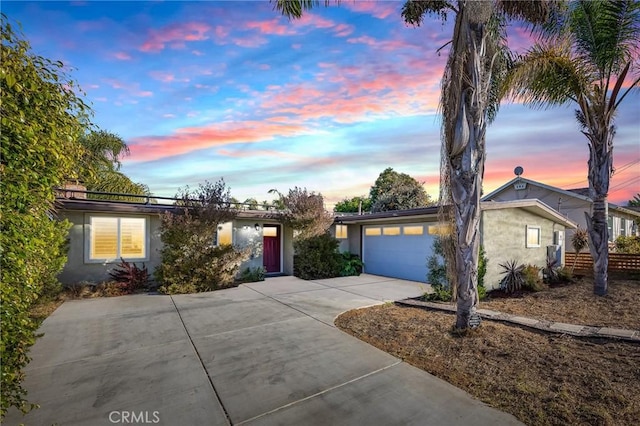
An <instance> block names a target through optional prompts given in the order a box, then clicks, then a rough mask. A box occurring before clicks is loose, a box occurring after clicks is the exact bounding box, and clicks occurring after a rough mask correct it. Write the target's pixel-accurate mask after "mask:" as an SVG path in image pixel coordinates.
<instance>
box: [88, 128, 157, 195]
mask: <svg viewBox="0 0 640 426" xmlns="http://www.w3.org/2000/svg"><path fill="white" fill-rule="evenodd" d="M80 145H81V146H82V156H81V157H80V163H79V166H78V168H77V170H78V171H77V174H76V176H75V178H76V179H79V180H80V181H82V182H84V184H85V186H86V187H87V189H88V190H89V191H97V192H112V193H121V194H134V195H144V196H148V195H151V191H150V190H149V187H148V186H147V185H145V184H142V183H137V182H133V181H132V180H131V179H130V178H129V177H128V176H126V175H125V174H124V173H122V172H121V171H120V167H121V165H122V163H121V159H122V158H123V157H125V156H127V155H129V147H128V146H127V144H126V142H125V141H124V140H123V139H122V138H121V137H120V136H118V135H116V134H115V133H111V132H107V131H104V130H90V131H88V132H85V133H84V134H83V135H82V136H81V137H80ZM91 197H92V198H97V199H111V200H113V199H119V200H122V199H124V200H129V201H138V202H139V201H141V200H142V199H141V198H139V197H122V196H113V195H96V194H93V195H91Z"/></svg>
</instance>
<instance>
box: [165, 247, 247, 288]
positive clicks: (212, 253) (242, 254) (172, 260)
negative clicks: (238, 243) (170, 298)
mask: <svg viewBox="0 0 640 426" xmlns="http://www.w3.org/2000/svg"><path fill="white" fill-rule="evenodd" d="M250 254H251V250H250V249H244V250H238V249H236V248H234V247H233V246H232V245H229V244H227V245H220V246H212V245H211V239H209V238H207V237H206V236H201V235H192V236H191V237H190V238H189V240H188V242H187V244H185V245H184V246H182V247H179V248H175V247H165V248H164V250H163V261H162V264H160V266H158V269H157V271H158V274H157V275H158V276H160V277H162V278H161V282H162V285H161V286H160V287H159V288H158V291H160V292H161V293H166V294H184V293H194V292H203V291H213V290H219V289H221V288H227V287H231V286H233V285H234V284H235V277H236V275H237V274H238V271H239V270H240V265H241V264H242V262H244V261H246V260H248V259H249V256H250Z"/></svg>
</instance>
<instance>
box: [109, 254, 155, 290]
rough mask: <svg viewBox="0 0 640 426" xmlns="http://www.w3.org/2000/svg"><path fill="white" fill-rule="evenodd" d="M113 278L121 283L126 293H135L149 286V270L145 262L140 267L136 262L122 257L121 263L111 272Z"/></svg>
mask: <svg viewBox="0 0 640 426" xmlns="http://www.w3.org/2000/svg"><path fill="white" fill-rule="evenodd" d="M109 276H110V277H111V278H113V280H114V281H115V282H116V283H118V284H120V286H121V287H122V290H123V292H124V294H131V293H135V292H136V291H139V290H142V289H145V288H147V286H148V285H149V272H148V271H147V267H146V266H145V264H144V263H143V264H142V268H138V266H137V265H136V264H135V263H130V262H127V261H125V260H124V259H122V258H120V264H118V266H116V267H115V269H114V270H113V271H112V272H110V273H109Z"/></svg>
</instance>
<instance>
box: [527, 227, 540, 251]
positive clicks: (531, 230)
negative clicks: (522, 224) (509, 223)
mask: <svg viewBox="0 0 640 426" xmlns="http://www.w3.org/2000/svg"><path fill="white" fill-rule="evenodd" d="M540 245H541V232H540V227H539V226H530V225H527V248H531V247H540Z"/></svg>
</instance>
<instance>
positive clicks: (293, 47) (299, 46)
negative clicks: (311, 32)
mask: <svg viewBox="0 0 640 426" xmlns="http://www.w3.org/2000/svg"><path fill="white" fill-rule="evenodd" d="M301 47H302V45H301V44H300V43H294V44H292V45H291V48H292V49H296V50H297V49H300V48H301Z"/></svg>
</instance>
